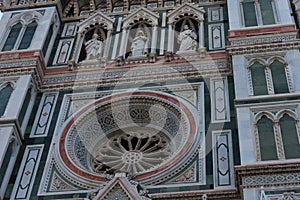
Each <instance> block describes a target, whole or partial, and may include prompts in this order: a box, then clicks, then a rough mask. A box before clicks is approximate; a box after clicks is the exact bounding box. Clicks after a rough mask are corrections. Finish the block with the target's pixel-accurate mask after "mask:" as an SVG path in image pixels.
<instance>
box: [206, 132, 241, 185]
mask: <svg viewBox="0 0 300 200" xmlns="http://www.w3.org/2000/svg"><path fill="white" fill-rule="evenodd" d="M212 134H213V141H212V142H213V145H214V148H213V161H214V162H213V163H214V174H213V175H214V187H215V189H224V188H233V187H234V185H235V183H234V171H233V152H232V138H231V131H230V130H223V131H212Z"/></svg>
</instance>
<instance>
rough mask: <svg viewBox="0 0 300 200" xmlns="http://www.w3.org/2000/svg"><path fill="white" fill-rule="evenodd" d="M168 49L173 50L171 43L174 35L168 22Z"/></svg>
mask: <svg viewBox="0 0 300 200" xmlns="http://www.w3.org/2000/svg"><path fill="white" fill-rule="evenodd" d="M168 29H169V32H168V51H169V52H173V43H174V37H173V33H174V32H173V29H172V24H168Z"/></svg>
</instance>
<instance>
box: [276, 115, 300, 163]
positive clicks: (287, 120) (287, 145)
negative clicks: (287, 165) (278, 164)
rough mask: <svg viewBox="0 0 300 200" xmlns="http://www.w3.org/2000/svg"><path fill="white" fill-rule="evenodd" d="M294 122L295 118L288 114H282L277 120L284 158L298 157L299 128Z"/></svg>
mask: <svg viewBox="0 0 300 200" xmlns="http://www.w3.org/2000/svg"><path fill="white" fill-rule="evenodd" d="M296 123H297V122H296V121H295V119H294V118H292V117H291V116H289V115H288V114H284V115H283V117H282V118H281V119H280V120H279V126H280V132H281V136H282V141H283V147H284V153H285V158H286V159H293V158H300V144H299V134H298V131H299V130H297V124H296Z"/></svg>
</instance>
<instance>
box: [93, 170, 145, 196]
mask: <svg viewBox="0 0 300 200" xmlns="http://www.w3.org/2000/svg"><path fill="white" fill-rule="evenodd" d="M137 186H138V184H137V183H136V182H130V181H129V180H128V178H127V177H126V175H125V174H123V173H117V174H116V175H115V177H114V178H113V179H112V180H111V181H110V182H108V183H107V184H106V185H105V187H103V188H102V189H101V190H100V191H99V192H98V194H97V195H96V196H95V197H94V198H93V200H102V199H126V200H145V199H148V198H147V197H145V196H140V194H139V191H138V187H137Z"/></svg>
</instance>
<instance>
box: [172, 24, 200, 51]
mask: <svg viewBox="0 0 300 200" xmlns="http://www.w3.org/2000/svg"><path fill="white" fill-rule="evenodd" d="M175 26H176V30H177V32H178V35H177V47H176V45H175V47H176V48H175V49H177V53H179V54H182V53H192V52H196V51H197V49H198V46H199V45H198V37H197V33H198V30H197V29H198V26H195V22H193V20H192V19H184V20H181V21H179V22H178V23H176V25H175Z"/></svg>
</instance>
